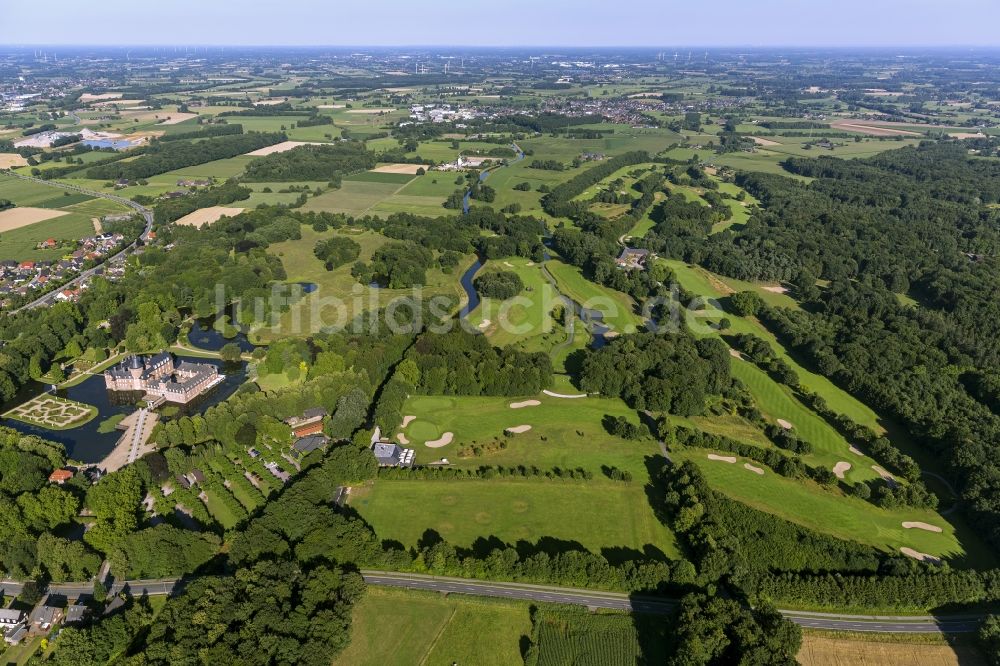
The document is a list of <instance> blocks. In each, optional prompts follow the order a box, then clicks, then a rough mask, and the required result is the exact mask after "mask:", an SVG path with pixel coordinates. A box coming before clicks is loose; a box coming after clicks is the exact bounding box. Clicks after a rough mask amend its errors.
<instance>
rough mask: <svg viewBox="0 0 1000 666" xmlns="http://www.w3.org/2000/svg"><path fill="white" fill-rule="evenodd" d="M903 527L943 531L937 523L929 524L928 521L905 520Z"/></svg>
mask: <svg viewBox="0 0 1000 666" xmlns="http://www.w3.org/2000/svg"><path fill="white" fill-rule="evenodd" d="M903 527H904V528H906V529H908V530H925V531H927V532H938V533H940V532H943V531H944V530H942V529H941V528H940V527H938V526H937V525H931V524H930V523H922V522H920V521H919V520H907V521H905V522H904V523H903Z"/></svg>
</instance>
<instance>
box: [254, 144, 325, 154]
mask: <svg viewBox="0 0 1000 666" xmlns="http://www.w3.org/2000/svg"><path fill="white" fill-rule="evenodd" d="M322 145H324V144H322V143H320V142H318V141H282V142H281V143H276V144H274V145H273V146H264V147H263V148H258V149H257V150H253V151H251V152H249V153H247V155H250V156H251V157H263V156H264V155H273V154H275V153H284V152H287V151H289V150H291V149H292V148H298V147H299V146H322Z"/></svg>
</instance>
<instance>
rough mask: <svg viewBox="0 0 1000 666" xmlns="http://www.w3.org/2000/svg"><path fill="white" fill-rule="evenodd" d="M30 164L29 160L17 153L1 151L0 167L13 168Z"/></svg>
mask: <svg viewBox="0 0 1000 666" xmlns="http://www.w3.org/2000/svg"><path fill="white" fill-rule="evenodd" d="M27 164H28V160H26V159H25V158H23V157H21V156H20V155H18V154H17V153H0V169H13V168H14V167H23V166H26V165H27Z"/></svg>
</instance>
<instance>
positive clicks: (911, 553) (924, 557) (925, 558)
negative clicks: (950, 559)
mask: <svg viewBox="0 0 1000 666" xmlns="http://www.w3.org/2000/svg"><path fill="white" fill-rule="evenodd" d="M899 552H901V553H902V554H903V555H906V556H908V557H912V558H913V559H915V560H920V561H921V562H930V563H931V564H941V558H940V557H934V556H933V555H928V554H927V553H921V552H919V551H916V550H913V549H912V548H907V547H905V546H904V547H902V548H900V549H899Z"/></svg>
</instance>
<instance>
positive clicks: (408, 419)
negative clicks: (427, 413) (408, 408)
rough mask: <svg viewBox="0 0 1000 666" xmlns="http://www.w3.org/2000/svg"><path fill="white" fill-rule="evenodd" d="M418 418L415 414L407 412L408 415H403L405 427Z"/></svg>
mask: <svg viewBox="0 0 1000 666" xmlns="http://www.w3.org/2000/svg"><path fill="white" fill-rule="evenodd" d="M416 418H417V417H416V416H414V415H413V414H407V415H406V416H404V417H403V427H404V428H405V427H406V426H408V425H410V424H411V423H413V422H414V421H415V420H416Z"/></svg>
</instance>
